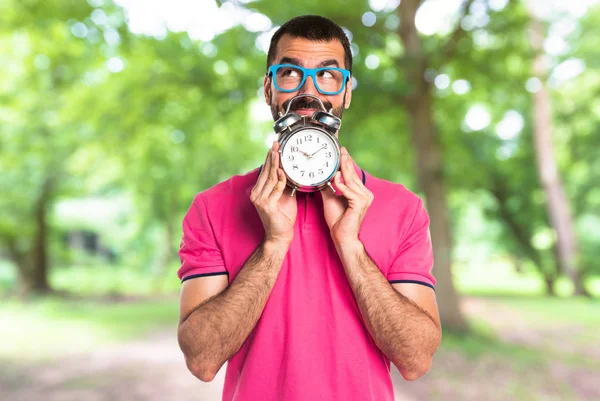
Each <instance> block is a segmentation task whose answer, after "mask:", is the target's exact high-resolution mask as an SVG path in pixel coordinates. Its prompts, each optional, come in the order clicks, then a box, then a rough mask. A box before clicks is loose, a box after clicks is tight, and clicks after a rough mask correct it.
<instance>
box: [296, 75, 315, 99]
mask: <svg viewBox="0 0 600 401" xmlns="http://www.w3.org/2000/svg"><path fill="white" fill-rule="evenodd" d="M299 91H300V93H301V94H306V95H315V96H319V91H318V90H317V87H316V86H315V81H314V80H313V77H306V80H305V81H304V85H302V87H300V89H299Z"/></svg>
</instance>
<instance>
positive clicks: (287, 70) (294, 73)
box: [280, 68, 300, 78]
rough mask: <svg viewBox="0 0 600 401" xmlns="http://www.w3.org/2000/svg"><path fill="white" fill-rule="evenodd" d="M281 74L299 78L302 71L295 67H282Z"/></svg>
mask: <svg viewBox="0 0 600 401" xmlns="http://www.w3.org/2000/svg"><path fill="white" fill-rule="evenodd" d="M280 74H281V76H282V77H290V78H298V77H299V76H300V73H299V72H298V70H296V69H294V68H282V69H281V73H280Z"/></svg>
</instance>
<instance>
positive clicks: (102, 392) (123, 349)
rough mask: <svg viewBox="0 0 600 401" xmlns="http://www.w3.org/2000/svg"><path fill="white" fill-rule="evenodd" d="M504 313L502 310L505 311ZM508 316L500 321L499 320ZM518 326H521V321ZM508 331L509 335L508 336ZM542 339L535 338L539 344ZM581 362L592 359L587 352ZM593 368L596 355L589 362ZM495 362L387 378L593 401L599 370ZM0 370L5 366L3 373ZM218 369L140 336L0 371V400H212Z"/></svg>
mask: <svg viewBox="0 0 600 401" xmlns="http://www.w3.org/2000/svg"><path fill="white" fill-rule="evenodd" d="M489 308H496V310H493V313H494V316H500V314H501V313H503V312H502V310H501V305H500V306H498V305H496V304H494V303H493V302H492V303H488V302H487V301H480V300H466V303H465V309H466V311H467V312H468V313H469V314H471V315H477V316H481V315H482V313H483V312H486V313H488V312H490V310H489ZM508 313H510V311H508ZM507 317H508V316H507ZM496 321H506V322H513V329H512V330H511V329H510V328H511V326H510V325H508V323H506V324H499V325H498V327H495V328H496V329H497V330H498V331H499V333H500V335H501V336H502V338H504V339H505V340H506V341H509V342H512V343H519V344H524V345H527V346H538V345H539V344H541V343H543V344H545V346H548V341H550V346H552V342H555V344H554V346H556V348H557V349H558V348H561V343H564V342H565V341H564V338H563V337H561V336H560V335H557V336H555V337H552V336H548V335H547V333H541V332H537V331H535V330H531V329H530V330H529V331H528V330H527V329H526V327H527V325H526V324H523V325H520V324H518V323H519V322H516V323H514V322H515V320H514V315H513V314H511V316H510V319H506V320H504V319H496ZM523 323H526V322H523ZM515 325H516V326H518V330H514V326H515ZM515 333H516V334H515ZM542 340H543V341H542ZM588 357H590V358H592V359H594V358H595V356H594V355H593V354H592V355H591V356H590V355H588ZM595 360H596V361H597V362H599V363H600V358H598V359H595ZM524 366H525V367H523V365H522V364H519V363H518V361H517V362H515V363H511V362H510V361H509V362H507V361H506V360H504V361H501V360H499V359H498V358H497V356H489V357H487V356H483V357H480V358H476V359H472V358H469V357H467V356H465V355H462V354H459V353H458V352H453V351H444V352H439V353H438V354H437V355H436V357H435V360H434V366H433V368H432V370H431V371H430V372H429V374H428V375H426V376H425V377H424V378H422V379H421V380H419V381H417V382H410V383H409V382H406V381H404V380H403V379H402V378H401V377H400V375H399V373H398V372H397V371H396V369H395V368H394V369H393V373H392V380H393V382H394V386H395V389H396V400H397V401H434V400H445V401H471V400H472V401H481V400H485V401H508V400H516V399H518V400H532V401H533V400H542V399H544V400H560V401H568V400H574V401H593V400H600V384H597V383H599V382H598V377H600V375H598V373H600V369H589V368H587V367H586V368H582V367H580V366H579V365H570V364H567V363H563V362H561V361H557V362H556V363H554V362H553V363H549V364H544V365H539V366H537V365H533V366H532V365H531V364H525V365H524ZM7 369H10V370H8V371H7ZM223 379H224V369H221V371H220V372H219V374H218V375H217V377H216V378H215V380H213V382H211V383H203V382H201V381H199V380H197V379H196V378H194V377H193V376H192V375H191V374H190V373H189V372H188V371H187V369H186V367H185V364H184V362H183V358H182V356H181V353H180V351H179V349H178V347H177V343H176V337H175V333H174V330H169V331H167V332H161V333H158V334H156V335H153V336H148V337H147V338H146V339H143V340H140V341H135V342H129V343H126V344H121V345H116V346H110V347H103V348H101V349H98V350H97V351H94V352H92V353H89V354H85V355H80V356H74V357H69V358H65V359H62V360H60V361H55V362H51V363H46V364H41V365H37V366H25V365H24V366H20V367H15V366H12V367H10V366H0V399H1V400H2V401H5V400H6V401H34V400H46V401H81V400H85V401H109V400H110V401H137V400H140V401H141V400H144V401H159V400H178V401H188V400H189V401H218V400H220V399H221V390H222V386H223Z"/></svg>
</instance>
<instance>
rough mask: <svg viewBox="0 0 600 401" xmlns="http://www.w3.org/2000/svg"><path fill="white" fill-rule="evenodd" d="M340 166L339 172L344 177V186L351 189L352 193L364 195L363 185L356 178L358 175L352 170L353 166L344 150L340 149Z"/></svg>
mask: <svg viewBox="0 0 600 401" xmlns="http://www.w3.org/2000/svg"><path fill="white" fill-rule="evenodd" d="M341 164H342V166H341V171H342V175H343V177H344V183H345V184H346V186H348V187H350V188H352V189H353V190H354V191H356V192H358V193H362V194H365V189H366V188H364V185H363V184H362V181H361V180H360V178H358V174H356V171H355V170H354V164H353V163H352V158H351V157H350V154H348V151H347V150H346V148H344V147H342V163H341Z"/></svg>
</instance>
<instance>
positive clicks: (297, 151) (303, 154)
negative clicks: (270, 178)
mask: <svg viewBox="0 0 600 401" xmlns="http://www.w3.org/2000/svg"><path fill="white" fill-rule="evenodd" d="M335 149H336V144H335V142H334V141H333V139H332V138H331V136H329V135H328V134H326V133H325V132H322V131H319V130H316V129H312V128H308V129H304V130H300V131H298V132H296V133H295V134H293V135H292V137H291V138H289V139H288V140H287V141H286V142H285V144H283V147H282V154H281V163H282V167H283V169H284V170H285V172H286V173H287V175H288V176H289V177H290V178H291V179H292V180H294V181H295V182H297V183H298V184H300V185H306V186H313V185H317V184H320V183H322V182H324V181H325V180H327V179H328V178H329V177H331V175H333V173H334V169H335V168H336V166H337V160H336V159H335V157H336V155H337V154H336V152H335Z"/></svg>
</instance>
